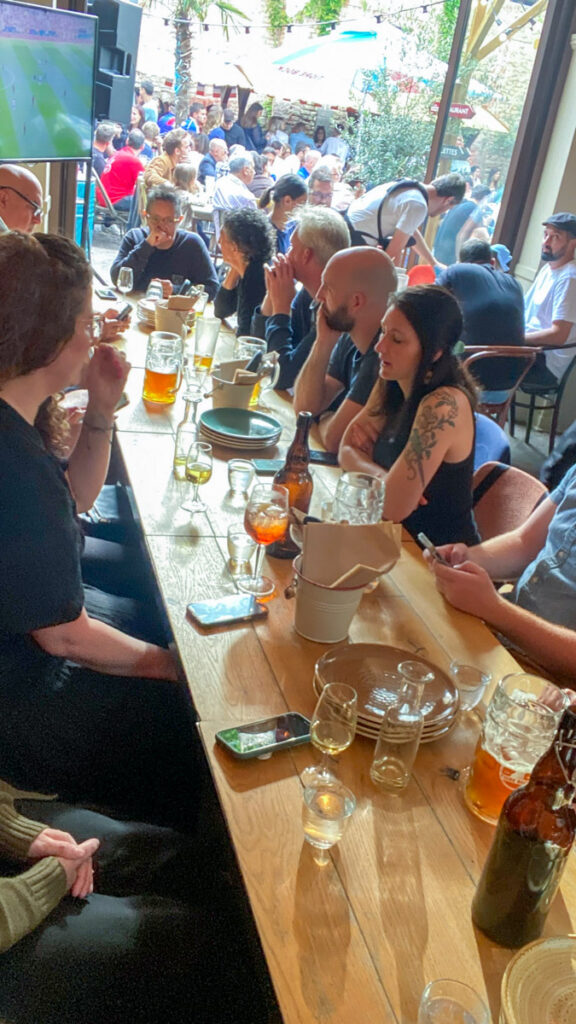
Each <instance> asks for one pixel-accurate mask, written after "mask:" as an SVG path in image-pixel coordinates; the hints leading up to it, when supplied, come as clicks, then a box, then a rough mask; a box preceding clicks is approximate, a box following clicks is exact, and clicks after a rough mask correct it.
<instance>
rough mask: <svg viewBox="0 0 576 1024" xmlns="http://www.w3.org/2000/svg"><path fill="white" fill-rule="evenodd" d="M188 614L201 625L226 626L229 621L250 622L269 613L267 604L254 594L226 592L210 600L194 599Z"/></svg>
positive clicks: (189, 606)
mask: <svg viewBox="0 0 576 1024" xmlns="http://www.w3.org/2000/svg"><path fill="white" fill-rule="evenodd" d="M187 611H188V615H189V616H190V617H191V618H192V619H194V621H195V622H197V623H198V624H199V625H200V626H224V625H226V624H227V623H229V622H249V621H250V620H251V619H261V618H264V617H265V616H266V615H268V609H267V607H266V605H264V604H261V603H260V601H257V600H256V598H255V597H254V595H253V594H226V595H225V596H224V597H211V598H209V600H208V601H192V603H191V604H189V605H188V608H187Z"/></svg>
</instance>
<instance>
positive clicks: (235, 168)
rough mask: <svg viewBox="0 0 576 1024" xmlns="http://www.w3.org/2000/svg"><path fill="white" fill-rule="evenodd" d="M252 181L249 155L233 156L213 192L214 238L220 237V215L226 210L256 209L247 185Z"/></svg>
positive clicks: (252, 174) (251, 160)
mask: <svg viewBox="0 0 576 1024" xmlns="http://www.w3.org/2000/svg"><path fill="white" fill-rule="evenodd" d="M253 180H254V161H253V159H252V157H251V156H250V154H249V153H245V154H244V155H243V156H234V157H232V159H231V160H230V161H229V164H228V174H227V175H226V177H225V178H220V180H219V182H218V184H217V186H216V189H215V190H214V199H213V204H214V230H215V231H216V238H219V237H220V221H221V219H222V214H223V213H226V212H227V211H228V210H238V209H240V207H242V206H252V207H254V208H256V199H255V197H254V196H253V195H252V193H251V191H250V189H249V187H248V186H249V185H251V184H252V182H253Z"/></svg>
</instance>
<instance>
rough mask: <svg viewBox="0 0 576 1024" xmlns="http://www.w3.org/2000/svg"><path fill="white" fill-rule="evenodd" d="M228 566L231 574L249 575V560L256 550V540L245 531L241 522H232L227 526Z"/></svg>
mask: <svg viewBox="0 0 576 1024" xmlns="http://www.w3.org/2000/svg"><path fill="white" fill-rule="evenodd" d="M227 544H228V554H229V556H230V557H229V559H228V568H229V570H230V572H231V574H232V576H245V575H250V573H251V571H252V566H251V564H250V560H251V558H252V555H253V554H254V552H255V551H256V541H255V540H253V539H252V537H250V536H249V534H247V533H246V530H245V529H244V526H243V524H242V523H232V525H231V526H229V527H228V535H227Z"/></svg>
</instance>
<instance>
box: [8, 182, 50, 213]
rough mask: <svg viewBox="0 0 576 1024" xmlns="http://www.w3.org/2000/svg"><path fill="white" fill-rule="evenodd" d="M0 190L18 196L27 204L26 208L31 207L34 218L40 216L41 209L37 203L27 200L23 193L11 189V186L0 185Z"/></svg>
mask: <svg viewBox="0 0 576 1024" xmlns="http://www.w3.org/2000/svg"><path fill="white" fill-rule="evenodd" d="M0 189H7V190H8V192H15V193H16V195H17V196H20V199H23V200H24V202H25V203H28V206H31V207H32V209H33V210H34V216H35V217H40V216H41V214H42V207H41V206H39V205H38V203H34V202H32V200H31V199H28V196H25V195H24V193H23V192H19V191H18V189H17V188H13V187H12V185H0Z"/></svg>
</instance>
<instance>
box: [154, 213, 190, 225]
mask: <svg viewBox="0 0 576 1024" xmlns="http://www.w3.org/2000/svg"><path fill="white" fill-rule="evenodd" d="M146 216H147V218H148V223H149V224H151V225H152V227H154V228H159V227H164V228H173V227H175V225H176V224H179V223H180V220H181V218H180V217H178V218H177V219H176V220H174V218H173V217H155V216H154V215H153V214H150V213H147V214H146Z"/></svg>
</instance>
